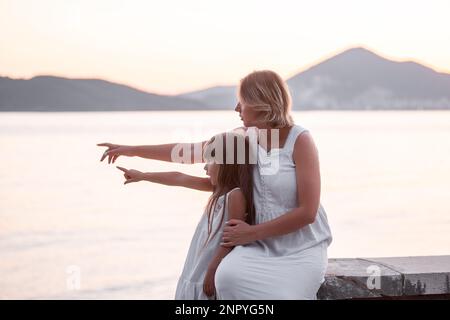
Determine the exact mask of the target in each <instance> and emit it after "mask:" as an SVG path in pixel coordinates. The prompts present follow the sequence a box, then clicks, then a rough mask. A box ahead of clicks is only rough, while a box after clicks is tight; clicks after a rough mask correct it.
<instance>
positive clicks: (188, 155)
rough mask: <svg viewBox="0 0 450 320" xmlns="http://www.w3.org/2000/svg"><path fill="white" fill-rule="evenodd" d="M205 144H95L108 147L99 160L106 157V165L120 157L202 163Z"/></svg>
mask: <svg viewBox="0 0 450 320" xmlns="http://www.w3.org/2000/svg"><path fill="white" fill-rule="evenodd" d="M205 144H206V141H202V142H197V143H169V144H158V145H140V146H129V145H120V144H113V143H108V142H104V143H99V144H97V146H99V147H108V149H107V150H106V151H105V152H104V153H103V155H102V157H101V159H100V161H103V160H104V159H105V158H106V157H108V163H114V162H115V161H116V159H117V158H118V157H120V156H127V157H141V158H146V159H153V160H160V161H169V162H178V163H190V164H192V163H201V162H204V159H203V147H204V145H205Z"/></svg>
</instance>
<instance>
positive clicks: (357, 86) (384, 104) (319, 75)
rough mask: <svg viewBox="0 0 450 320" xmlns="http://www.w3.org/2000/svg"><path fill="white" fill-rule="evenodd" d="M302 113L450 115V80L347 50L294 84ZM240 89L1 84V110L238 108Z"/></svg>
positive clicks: (47, 81) (59, 81)
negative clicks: (156, 90) (167, 91)
mask: <svg viewBox="0 0 450 320" xmlns="http://www.w3.org/2000/svg"><path fill="white" fill-rule="evenodd" d="M287 83H288V85H289V89H290V91H291V94H292V99H293V109H294V110H322V109H336V110H337V109H339V110H342V109H344V110H345V109H351V110H357V109H376V110H378V109H450V74H446V73H439V72H436V71H434V70H432V69H430V68H428V67H425V66H423V65H421V64H418V63H415V62H410V61H408V62H397V61H392V60H388V59H386V58H383V57H381V56H379V55H377V54H375V53H373V52H371V51H369V50H367V49H365V48H361V47H358V48H352V49H349V50H345V51H343V52H341V53H339V54H337V55H335V56H333V57H331V58H329V59H326V60H324V61H322V62H320V63H318V64H316V65H314V66H312V67H310V68H308V69H307V70H305V71H302V72H300V73H298V74H296V75H294V76H293V77H291V78H289V79H287ZM235 104H236V86H216V87H211V88H207V89H203V90H199V91H193V92H188V93H183V94H179V95H175V96H165V95H157V94H153V93H148V92H144V91H140V90H136V89H134V88H131V87H128V86H125V85H121V84H117V83H112V82H108V81H104V80H97V79H67V78H60V77H53V76H39V77H34V78H32V79H29V80H18V79H10V78H5V77H0V111H112V110H205V109H206V110H214V109H233V108H234V106H235Z"/></svg>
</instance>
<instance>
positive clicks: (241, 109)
mask: <svg viewBox="0 0 450 320" xmlns="http://www.w3.org/2000/svg"><path fill="white" fill-rule="evenodd" d="M234 110H235V111H236V112H238V113H239V116H240V117H241V120H242V122H243V123H244V126H245V127H253V126H256V123H257V120H258V112H257V111H255V109H254V108H252V107H250V106H247V105H245V104H244V103H242V102H240V101H239V102H238V103H237V105H236V108H234Z"/></svg>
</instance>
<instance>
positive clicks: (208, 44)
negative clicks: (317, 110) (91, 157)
mask: <svg viewBox="0 0 450 320" xmlns="http://www.w3.org/2000/svg"><path fill="white" fill-rule="evenodd" d="M449 15H450V1H449V0H422V1H419V0H376V1H375V0H374V1H368V0H367V1H364V0H339V1H336V0H328V1H326V0H315V1H299V0H297V1H295V0H294V1H287V0H277V1H261V0H259V1H254V0H226V1H212V0H209V1H207V0H190V1H183V0H164V1H148V0H142V1H139V0H127V1H123V0H0V76H8V77H11V78H30V77H33V76H36V75H57V76H64V77H73V78H101V79H105V80H110V81H114V82H119V83H123V84H127V85H130V86H133V87H135V88H138V89H142V90H146V91H149V92H154V93H160V94H177V93H183V92H186V91H191V90H197V89H202V88H205V87H210V86H213V85H228V84H237V83H238V81H239V79H241V78H242V77H244V76H245V75H246V74H247V73H248V72H251V71H253V70H261V69H272V70H274V71H276V72H278V73H279V74H280V75H282V76H283V77H285V78H288V77H290V76H292V75H294V74H296V73H297V72H300V71H302V70H304V69H305V68H307V67H309V66H311V65H313V64H316V63H318V62H320V61H321V60H323V59H326V58H328V57H331V56H332V55H334V54H337V53H338V52H341V51H343V50H345V49H348V48H350V47H355V46H363V47H365V48H367V49H369V50H372V51H374V52H375V53H378V54H380V55H382V56H384V57H386V58H389V59H393V60H398V61H404V60H414V61H416V62H419V63H423V64H425V65H427V66H429V67H431V68H433V69H434V70H436V71H440V72H448V73H450V20H449V19H448V16H449Z"/></svg>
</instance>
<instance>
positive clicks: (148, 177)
mask: <svg viewBox="0 0 450 320" xmlns="http://www.w3.org/2000/svg"><path fill="white" fill-rule="evenodd" d="M117 169H119V170H121V171H122V172H124V177H125V179H126V181H125V182H124V184H128V183H131V182H138V181H149V182H154V183H160V184H164V185H167V186H178V187H185V188H190V189H195V190H201V191H212V190H213V186H212V184H211V181H210V180H209V178H201V177H195V176H190V175H187V174H184V173H181V172H176V171H173V172H141V171H138V170H133V169H129V170H128V169H125V168H123V167H119V166H117Z"/></svg>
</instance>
